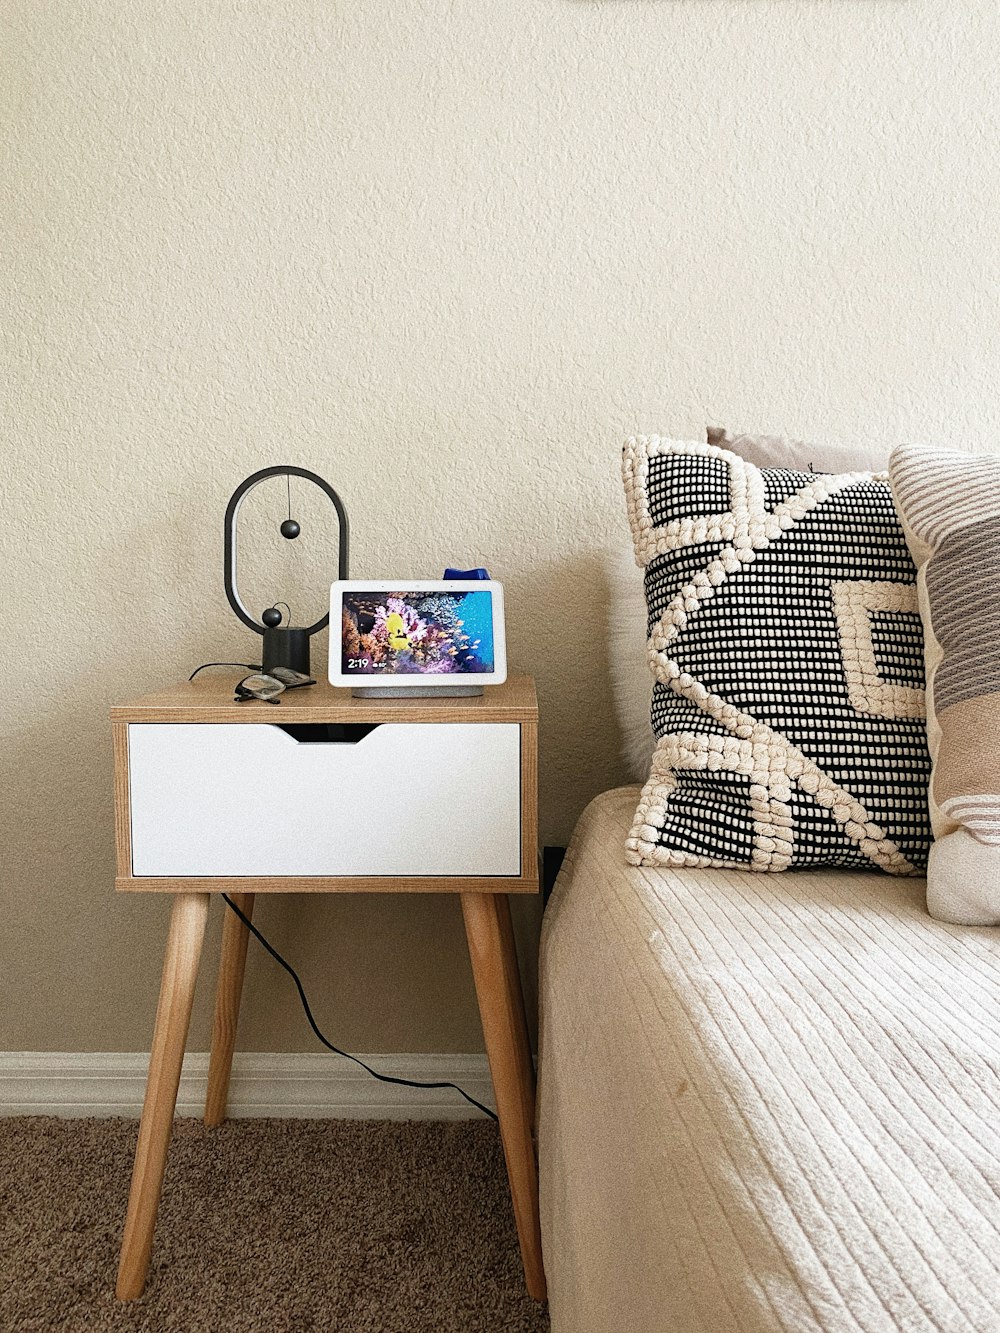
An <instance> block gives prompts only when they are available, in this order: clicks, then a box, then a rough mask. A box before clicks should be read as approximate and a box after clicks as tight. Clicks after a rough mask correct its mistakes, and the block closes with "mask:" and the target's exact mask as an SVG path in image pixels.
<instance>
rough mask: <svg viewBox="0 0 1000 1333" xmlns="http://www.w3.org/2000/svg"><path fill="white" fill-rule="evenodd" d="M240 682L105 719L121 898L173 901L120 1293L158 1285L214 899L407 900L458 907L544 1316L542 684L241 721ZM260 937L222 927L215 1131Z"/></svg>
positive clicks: (231, 919)
mask: <svg viewBox="0 0 1000 1333" xmlns="http://www.w3.org/2000/svg"><path fill="white" fill-rule="evenodd" d="M235 679H238V676H237V675H236V674H235V673H227V674H225V675H222V674H217V675H215V676H214V678H206V677H202V678H200V679H199V680H196V681H193V682H190V683H188V684H184V685H177V686H173V687H172V688H170V689H166V690H161V691H158V692H157V693H154V694H148V695H146V696H144V697H143V698H141V699H137V700H135V702H133V703H129V704H124V705H122V706H121V707H117V708H114V709H112V712H111V717H112V723H113V731H114V750H115V835H116V845H117V878H116V881H115V883H116V887H117V888H118V889H122V890H127V891H129V892H136V891H138V892H146V893H150V892H153V893H172V894H174V905H173V913H172V916H171V920H170V930H169V933H168V936H167V945H166V953H165V957H164V962H163V979H162V982H161V987H160V999H159V1004H158V1007H157V1011H156V1025H155V1029H154V1032H153V1045H152V1052H151V1057H150V1064H149V1076H148V1080H147V1084H146V1097H145V1101H144V1104H143V1110H142V1121H141V1124H140V1128H139V1142H138V1146H137V1148H136V1156H135V1166H134V1168H133V1172H132V1189H131V1193H130V1195H129V1203H128V1216H127V1219H126V1222H125V1233H124V1237H123V1240H122V1250H121V1262H120V1266H119V1270H118V1284H117V1294H118V1296H119V1298H120V1299H121V1300H132V1299H134V1298H135V1297H137V1296H139V1295H141V1293H142V1290H143V1287H144V1285H145V1281H146V1274H147V1271H148V1269H149V1260H150V1255H151V1252H152V1245H153V1230H154V1227H155V1225H156V1212H157V1207H158V1204H159V1198H160V1190H161V1187H162V1184H163V1172H164V1167H165V1165H166V1157H167V1149H168V1147H169V1144H170V1134H171V1129H172V1125H173V1116H174V1107H175V1104H176V1100H177V1086H178V1081H179V1079H180V1072H181V1061H182V1058H183V1055H184V1046H185V1042H186V1040H187V1031H188V1024H189V1022H190V1018H191V1006H192V1001H193V998H194V988H195V981H196V978H197V974H198V963H199V959H200V955H201V946H202V940H203V938H204V933H205V922H206V920H207V916H208V904H209V897H210V895H211V894H213V893H223V892H225V893H228V894H230V895H231V896H232V897H233V899H234V901H235V902H236V903H237V905H238V906H239V907H240V909H241V910H242V911H243V912H244V913H245V915H246V916H247V917H249V916H250V915H251V914H252V912H253V903H254V895H255V894H258V893H401V892H404V893H407V892H408V893H459V894H461V896H462V913H463V916H464V919H465V930H466V936H467V938H468V944H469V954H470V957H471V959H472V970H473V975H474V977H475V983H476V994H477V997H478V1000H479V1012H480V1015H481V1017H482V1023H483V1034H484V1037H485V1041H486V1051H487V1056H488V1058H489V1065H490V1072H491V1074H492V1077H493V1087H494V1091H495V1094H496V1102H497V1114H498V1116H499V1120H500V1133H501V1138H502V1140H503V1148H504V1156H505V1158H506V1162H507V1175H508V1179H509V1181H510V1191H511V1198H512V1201H513V1205H514V1216H515V1220H516V1222H517V1234H518V1239H519V1241H520V1246H521V1257H522V1260H523V1262H524V1272H525V1279H526V1282H527V1287H528V1291H529V1292H530V1294H531V1295H532V1296H533V1297H535V1299H536V1300H543V1299H544V1298H545V1277H544V1273H543V1270H542V1259H541V1240H540V1235H539V1225H538V1179H537V1169H536V1162H535V1151H534V1143H533V1138H532V1129H533V1122H534V1105H535V1083H534V1069H533V1066H532V1061H531V1050H530V1047H529V1044H528V1031H527V1026H526V1023H525V1017H524V1002H523V999H522V995H521V982H520V977H519V975H518V970H517V957H516V954H515V950H514V936H513V933H512V931H511V923H510V909H509V906H508V902H507V895H508V894H509V893H537V892H538V853H537V725H538V707H537V703H536V700H535V689H534V685H533V683H532V681H531V680H530V679H528V678H526V677H523V676H522V677H514V678H511V679H510V680H508V681H507V683H506V684H505V685H498V686H491V687H487V689H486V692H485V694H484V695H483V696H482V697H480V698H472V699H386V700H382V699H380V700H371V699H354V698H351V697H350V696H349V695H348V693H347V692H346V691H345V690H334V689H331V688H330V686H329V685H326V684H325V683H320V684H318V685H315V686H309V687H308V688H306V689H301V690H294V691H289V692H287V693H286V694H284V695H283V696H282V700H281V703H280V705H279V706H277V707H275V706H273V705H270V704H266V703H240V704H236V703H234V702H233V683H234V680H235ZM415 774H418V775H419V781H415V780H414V775H415ZM376 833H377V836H369V835H372V834H376ZM248 935H249V932H248V931H247V928H246V926H244V925H243V923H242V922H241V921H240V920H239V918H238V917H237V916H236V915H235V914H234V913H231V912H228V911H227V914H226V919H225V923H224V927H223V937H222V957H221V962H220V967H219V979H218V991H217V996H216V1008H215V1023H214V1027H213V1032H212V1054H211V1061H210V1066H209V1077H208V1095H207V1099H206V1106H205V1123H206V1124H208V1125H217V1124H219V1123H220V1122H221V1121H222V1120H223V1119H224V1118H225V1114H226V1098H227V1092H228V1087H229V1075H230V1069H231V1066H232V1058H233V1048H234V1045H235V1037H236V1024H237V1020H238V1017H239V1008H240V994H241V991H242V988H243V969H244V962H245V959H246V949H247V940H248Z"/></svg>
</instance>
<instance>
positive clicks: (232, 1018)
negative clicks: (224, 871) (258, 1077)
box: [205, 893, 254, 1129]
mask: <svg viewBox="0 0 1000 1333" xmlns="http://www.w3.org/2000/svg"><path fill="white" fill-rule="evenodd" d="M232 898H233V902H234V903H235V904H236V906H237V907H238V908H239V909H240V911H241V912H242V913H243V915H244V916H245V917H247V918H252V917H253V903H254V895H253V894H252V893H234V894H233V895H232ZM249 938H250V932H249V930H247V928H246V926H245V925H244V924H243V922H242V921H241V920H240V919H239V917H238V916H237V915H236V913H235V912H231V911H230V910H229V908H228V907H227V908H226V918H225V920H224V921H223V923H222V954H221V957H220V959H219V984H218V988H217V990H216V992H215V1021H214V1022H213V1024H212V1058H211V1059H210V1060H209V1063H208V1092H207V1093H206V1096H205V1124H206V1125H208V1126H209V1128H210V1129H211V1128H214V1127H215V1126H216V1125H221V1124H222V1122H223V1120H225V1118H226V1100H227V1098H228V1096H229V1075H230V1073H231V1071H232V1068H233V1049H234V1047H235V1046H236V1026H237V1024H238V1023H239V1021H240V996H241V995H242V994H243V969H244V968H245V966H246V961H247V941H248V940H249Z"/></svg>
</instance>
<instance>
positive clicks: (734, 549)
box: [623, 436, 930, 874]
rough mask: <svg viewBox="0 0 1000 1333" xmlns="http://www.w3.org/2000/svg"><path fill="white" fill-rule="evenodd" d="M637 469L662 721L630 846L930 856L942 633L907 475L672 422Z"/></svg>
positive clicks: (839, 861) (913, 865)
mask: <svg viewBox="0 0 1000 1333" xmlns="http://www.w3.org/2000/svg"><path fill="white" fill-rule="evenodd" d="M623 475H624V481H625V491H626V497H627V501H628V510H629V521H630V523H631V527H632V536H633V541H634V544H635V555H636V562H637V563H638V564H639V565H640V566H641V567H644V568H645V571H646V573H645V583H646V601H647V606H648V611H649V618H648V625H647V632H648V635H649V642H648V650H649V661H650V665H651V667H652V669H653V673H654V676H655V678H656V682H655V685H654V689H653V704H652V722H653V731H654V733H655V735H656V736H657V738H658V741H657V745H656V750H655V752H654V755H653V765H652V770H651V772H650V776H649V781H648V782H647V783H646V786H645V787H644V788H643V792H642V797H641V800H640V802H639V808H638V810H637V811H636V817H635V823H634V825H633V827H632V831H631V834H630V836H629V839H628V842H627V855H628V859H629V860H630V861H631V862H632V864H634V865H665V866H725V867H730V868H735V867H744V868H752V869H754V870H786V869H798V868H802V867H807V866H820V865H824V866H829V865H838V866H859V867H867V868H869V869H872V868H875V867H878V868H880V869H882V870H886V871H889V872H891V873H894V874H908V873H912V872H913V871H915V870H917V869H919V868H920V867H922V866H924V865H925V864H926V860H927V851H928V847H929V843H930V828H929V824H928V813H927V784H928V780H929V775H930V760H929V756H928V752H927V740H926V732H925V723H924V664H923V634H922V629H921V623H920V616H919V613H918V610H917V601H916V586H915V584H916V571H915V569H914V566H913V561H912V560H911V558H910V553H909V550H908V549H907V545H906V539H905V537H904V535H903V530H902V527H901V526H900V522H899V519H898V517H897V515H896V510H895V506H894V504H893V500H892V495H891V492H890V490H889V485H888V482H887V480H886V479H885V478H884V477H883V476H880V475H873V474H871V473H845V474H843V475H817V474H815V473H813V474H810V473H808V472H794V471H790V470H786V469H768V470H765V471H761V470H760V469H758V468H755V467H753V466H752V465H751V464H749V463H746V462H744V461H743V459H741V458H738V457H737V456H736V454H733V453H729V452H728V451H727V450H725V449H720V448H716V447H714V446H712V445H707V444H688V443H679V442H677V441H673V440H665V439H661V438H659V437H658V436H641V437H638V438H635V439H632V440H629V442H628V443H627V445H626V446H625V452H624V459H623Z"/></svg>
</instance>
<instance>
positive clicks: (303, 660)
mask: <svg viewBox="0 0 1000 1333" xmlns="http://www.w3.org/2000/svg"><path fill="white" fill-rule="evenodd" d="M271 477H302V478H303V479H304V480H305V481H309V482H312V484H313V485H314V486H318V487H319V488H320V490H321V491H323V492H325V494H326V495H327V496H329V498H330V501H331V503H332V504H333V507H334V509H335V510H336V511H337V524H338V533H339V552H338V559H337V577H338V578H340V579H346V578H347V557H348V542H349V531H350V530H349V527H348V522H347V510H346V509H345V508H344V503H343V501H342V500H341V498H340V496H339V495H338V494H337V492H336V491H335V490H334V489H333V487H332V486H331V485H330V483H329V482H328V481H324V480H323V478H322V477H318V476H317V475H316V473H315V472H307V471H306V469H305V468H301V467H292V466H291V465H289V466H283V467H266V468H262V469H261V471H260V472H255V473H254V474H253V475H252V476H250V477H247V479H246V480H245V481H241V482H240V484H239V486H237V488H236V490H235V491H233V494H232V497H231V498H230V501H229V504H228V505H227V506H226V523H225V546H224V563H223V570H224V578H225V585H226V596H227V598H228V599H229V605H230V606H231V607H232V608H233V610H234V611H235V612H236V614H237V615H238V616H239V618H240V620H242V621H243V623H244V625H246V626H248V628H250V629H252V630H253V632H254V633H255V634H261V635H263V638H264V647H263V669H264V670H265V671H270V670H271V669H272V668H273V667H276V666H284V667H290V668H291V670H292V671H301V672H302V673H303V674H304V675H307V676H308V675H309V640H310V639H311V638H312V636H313V635H314V634H315V633H317V631H319V630H321V629H323V628H325V626H326V625H328V624H329V623H330V612H329V611H327V612H326V614H325V615H323V616H321V617H320V619H319V620H317V621H316V623H315V624H314V625H309V626H308V627H306V628H301V629H300V628H292V626H291V625H282V623H281V621H282V618H283V617H282V613H281V612H280V611H279V610H278V605H280V603H279V604H276V605H274V606H269V607H267V609H266V610H265V611H264V612H263V614H262V615H261V618H260V621H259V622H258V621H256V620H255V619H254V618H253V616H252V615H251V614H250V612H249V611H248V610H247V609H246V607H245V606H244V605H243V602H242V600H241V598H240V593H239V588H238V586H237V583H236V536H237V532H236V525H237V518H238V516H239V512H240V505H241V504H242V502H243V499H244V497H245V496H246V495H247V494H248V493H249V492H250V491H252V490H253V488H254V487H255V486H259V485H260V483H261V482H262V481H268V480H270V478H271ZM279 531H280V532H281V535H282V537H284V538H285V539H286V540H287V541H294V540H295V538H296V537H297V536H298V535H299V533H300V532H301V531H302V529H301V527H300V526H299V524H298V522H297V521H296V520H295V519H294V518H292V515H291V513H290V512H289V515H288V517H287V518H286V519H284V520H283V522H282V523H281V526H280V528H279Z"/></svg>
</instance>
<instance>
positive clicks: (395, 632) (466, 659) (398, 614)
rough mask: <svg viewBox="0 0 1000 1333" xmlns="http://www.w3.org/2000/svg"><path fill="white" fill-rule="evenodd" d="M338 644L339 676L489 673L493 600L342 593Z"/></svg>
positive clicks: (479, 594) (471, 595)
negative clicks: (339, 646) (339, 653)
mask: <svg viewBox="0 0 1000 1333" xmlns="http://www.w3.org/2000/svg"><path fill="white" fill-rule="evenodd" d="M340 642H341V665H342V670H343V673H344V675H345V676H403V675H420V676H444V675H456V674H459V675H476V674H479V673H490V672H492V671H493V670H494V669H495V668H494V664H493V658H494V650H493V595H492V593H489V592H483V591H481V590H480V591H476V590H471V591H469V592H407V591H406V589H405V588H401V589H400V590H399V591H398V592H384V591H383V592H360V591H359V592H352V591H351V590H350V589H345V590H344V594H343V604H342V617H341V640H340Z"/></svg>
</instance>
